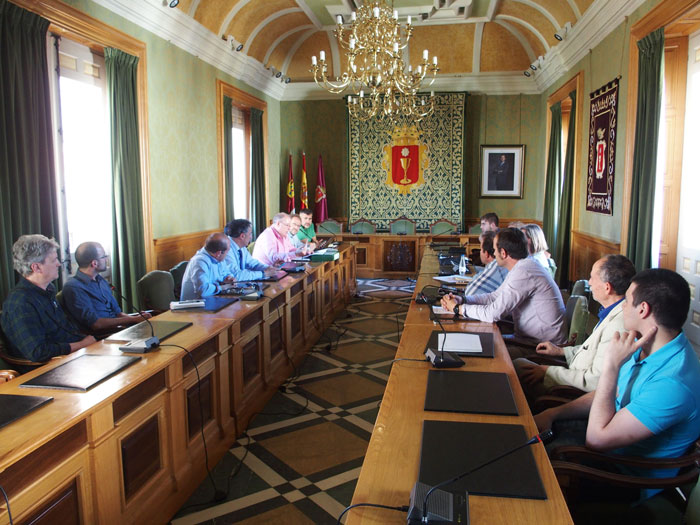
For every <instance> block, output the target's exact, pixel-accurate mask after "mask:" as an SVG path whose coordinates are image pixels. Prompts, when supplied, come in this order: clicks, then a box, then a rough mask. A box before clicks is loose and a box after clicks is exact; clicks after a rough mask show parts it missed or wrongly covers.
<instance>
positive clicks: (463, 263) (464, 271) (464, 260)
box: [459, 255, 467, 276]
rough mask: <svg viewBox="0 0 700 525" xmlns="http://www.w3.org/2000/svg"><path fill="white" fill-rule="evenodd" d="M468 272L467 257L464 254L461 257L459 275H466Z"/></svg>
mask: <svg viewBox="0 0 700 525" xmlns="http://www.w3.org/2000/svg"><path fill="white" fill-rule="evenodd" d="M466 274H467V258H466V257H465V256H464V255H462V257H461V258H460V259H459V275H461V276H464V275H466Z"/></svg>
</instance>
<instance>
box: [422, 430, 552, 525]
mask: <svg viewBox="0 0 700 525" xmlns="http://www.w3.org/2000/svg"><path fill="white" fill-rule="evenodd" d="M553 437H554V433H553V432H552V431H551V429H547V430H543V431H542V432H540V433H539V434H537V435H536V436H533V437H531V438H530V439H528V440H527V441H526V442H525V443H521V444H520V445H517V446H515V447H513V448H510V449H508V450H506V451H505V452H503V453H502V454H499V455H498V456H496V457H494V458H491V459H489V460H486V461H484V462H483V463H481V464H479V465H477V466H475V467H473V468H471V469H469V470H467V471H466V472H463V473H461V474H459V475H458V476H455V477H454V478H452V479H448V480H446V481H442V482H440V483H438V484H437V485H434V486H433V487H431V488H430V489H429V490H428V491H427V492H426V493H425V497H424V498H423V511H422V513H421V523H428V498H429V497H430V495H431V494H432V493H433V492H435V491H436V490H437V489H439V488H440V487H444V486H445V485H450V484H451V483H454V482H455V481H459V480H460V479H462V478H464V477H466V476H468V475H469V474H473V473H474V472H476V471H477V470H480V469H482V468H484V467H486V466H488V465H490V464H491V463H495V462H496V461H498V460H499V459H501V458H504V457H506V456H508V455H509V454H512V453H513V452H517V451H518V450H520V449H521V448H525V447H527V446H530V445H534V444H535V443H542V444H545V443H548V442H549V441H551V439H552V438H553ZM419 484H420V485H423V486H424V487H425V484H424V483H420V482H416V485H415V486H414V488H413V491H412V494H411V496H413V498H412V501H411V508H410V510H409V519H410V517H411V516H410V513H412V512H413V514H416V512H415V511H414V509H415V495H416V494H418V493H419V491H420V489H421V487H419V486H418V485H419ZM446 494H447V496H448V497H449V496H452V494H451V493H446Z"/></svg>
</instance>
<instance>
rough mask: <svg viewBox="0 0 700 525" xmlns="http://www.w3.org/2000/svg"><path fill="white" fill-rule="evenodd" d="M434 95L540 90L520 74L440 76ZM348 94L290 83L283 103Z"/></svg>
mask: <svg viewBox="0 0 700 525" xmlns="http://www.w3.org/2000/svg"><path fill="white" fill-rule="evenodd" d="M430 90H431V91H435V92H454V91H467V92H469V93H475V94H476V93H488V94H489V95H517V94H519V93H522V94H524V95H539V94H540V90H539V88H538V87H537V83H536V82H535V81H534V79H532V78H527V77H525V76H524V75H523V74H522V73H520V72H518V73H478V74H468V75H461V76H441V77H438V78H437V79H435V82H433V85H432V86H430ZM348 94H350V93H341V94H339V95H334V94H333V93H329V92H328V91H326V90H325V89H320V88H319V87H318V86H317V85H316V83H314V82H292V83H290V84H287V85H286V87H285V90H284V96H283V97H282V100H283V101H296V100H334V99H339V98H342V97H343V96H346V95H348Z"/></svg>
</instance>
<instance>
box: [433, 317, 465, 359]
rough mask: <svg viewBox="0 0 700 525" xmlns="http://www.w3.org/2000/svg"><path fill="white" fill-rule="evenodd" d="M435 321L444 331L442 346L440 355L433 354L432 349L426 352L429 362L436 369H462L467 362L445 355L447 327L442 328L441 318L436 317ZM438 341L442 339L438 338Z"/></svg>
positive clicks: (448, 354) (449, 354) (457, 357)
mask: <svg viewBox="0 0 700 525" xmlns="http://www.w3.org/2000/svg"><path fill="white" fill-rule="evenodd" d="M434 321H435V322H436V323H437V324H438V325H440V330H442V345H441V346H440V355H437V354H436V353H435V352H433V350H432V349H431V348H428V350H426V352H425V355H426V356H427V358H428V360H429V361H430V362H431V363H432V365H433V366H434V367H435V368H460V367H462V366H464V365H465V362H464V360H462V359H461V358H460V357H459V356H456V355H452V354H451V353H449V352H448V353H447V355H445V343H446V342H447V331H446V330H445V327H444V326H442V323H441V322H440V318H439V317H437V316H436V317H435V319H434ZM438 339H440V338H439V337H438ZM436 350H437V349H436Z"/></svg>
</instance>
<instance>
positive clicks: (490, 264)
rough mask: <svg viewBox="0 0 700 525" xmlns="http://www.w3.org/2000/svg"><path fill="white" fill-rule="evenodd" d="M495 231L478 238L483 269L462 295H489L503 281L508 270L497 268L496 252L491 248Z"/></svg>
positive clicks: (496, 231)
mask: <svg viewBox="0 0 700 525" xmlns="http://www.w3.org/2000/svg"><path fill="white" fill-rule="evenodd" d="M496 233H498V230H495V231H487V232H484V233H482V234H481V235H480V236H479V241H481V253H480V254H479V257H480V258H481V263H482V264H483V265H484V269H483V270H482V271H481V272H480V273H479V274H477V275H476V277H474V279H472V281H471V282H470V283H469V285H468V286H467V288H466V289H465V290H464V295H477V294H480V293H491V292H494V291H496V289H497V288H498V287H499V286H501V283H502V282H503V279H505V278H506V275H508V270H506V269H505V268H503V267H501V266H498V263H497V262H496V255H495V254H496V251H495V249H494V247H493V240H494V238H495V237H496Z"/></svg>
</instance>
